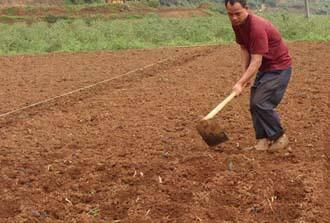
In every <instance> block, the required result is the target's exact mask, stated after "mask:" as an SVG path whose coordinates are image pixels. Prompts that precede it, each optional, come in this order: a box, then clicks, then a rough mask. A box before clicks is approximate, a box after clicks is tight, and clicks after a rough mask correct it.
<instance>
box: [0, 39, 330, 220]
mask: <svg viewBox="0 0 330 223" xmlns="http://www.w3.org/2000/svg"><path fill="white" fill-rule="evenodd" d="M289 47H290V50H291V54H292V56H293V59H294V72H293V77H292V80H291V82H290V85H289V88H288V90H287V93H286V96H285V98H284V99H283V101H282V103H281V105H280V106H279V112H280V114H281V117H282V122H283V125H284V126H285V128H286V130H287V134H288V136H289V138H290V149H288V150H284V151H281V152H279V153H275V154H269V153H267V152H256V151H249V152H247V151H244V150H243V149H242V148H244V147H246V146H249V145H251V144H253V143H254V132H253V129H252V124H251V119H250V115H249V111H248V95H249V90H245V92H244V94H243V95H242V96H240V97H239V98H236V99H234V101H232V102H231V104H229V105H228V106H227V107H226V108H225V109H224V110H223V111H221V113H220V114H218V115H217V117H216V119H217V121H219V122H220V123H221V125H222V126H223V128H224V129H226V131H227V134H228V136H229V138H230V140H229V141H227V142H225V143H224V144H222V145H220V146H219V147H218V148H217V149H216V150H213V149H210V148H208V147H207V145H206V144H205V143H204V142H203V140H202V139H201V137H200V136H199V135H198V133H197V131H196V129H195V126H196V122H197V121H198V120H199V119H200V118H201V117H202V116H203V115H206V114H207V113H208V112H209V111H210V110H211V109H212V108H213V107H214V106H215V105H216V104H218V103H219V102H220V101H221V100H222V99H223V98H224V97H226V96H227V94H228V93H230V90H231V87H232V85H233V84H234V83H235V81H236V80H237V79H238V77H239V75H240V73H239V71H240V64H239V49H238V47H237V46H236V45H228V46H208V47H195V48H171V49H156V50H136V51H133V50H129V51H121V52H116V53H115V52H95V53H79V54H67V53H65V54H63V53H58V54H48V55H38V56H10V57H0V67H1V69H0V80H1V81H0V89H1V91H0V101H1V108H0V113H1V114H4V113H6V112H10V111H13V110H15V109H18V108H22V107H24V106H27V105H31V104H33V103H37V102H39V101H43V100H46V99H49V98H53V97H56V96H58V95H61V94H64V93H67V92H72V91H74V90H75V89H79V88H82V87H84V86H89V85H92V84H95V83H98V82H100V81H102V80H106V81H105V82H104V83H100V84H97V85H95V86H92V87H89V88H87V89H84V90H81V91H77V92H73V93H72V94H69V95H66V96H63V97H58V98H55V99H51V100H49V101H46V102H44V103H41V104H39V105H37V106H34V107H31V108H28V109H25V110H20V111H17V112H15V113H12V114H10V115H6V116H1V117H0V140H1V141H0V222H1V223H23V222H26V223H30V222H43V223H48V222H65V223H69V222H72V223H73V222H77V223H84V222H95V223H109V222H111V223H112V222H120V223H122V222H130V223H144V222H146V223H147V222H148V223H149V222H150V223H157V222H162V223H165V222H177V223H193V222H209V223H218V222H219V223H224V222H227V223H229V222H235V223H236V222H240V223H241V222H244V223H245V222H258V223H260V222H270V223H273V222H278V223H285V222H287V223H295V222H297V223H298V222H299V223H301V222H305V223H312V222H315V223H316V222H317V223H321V222H330V217H329V207H330V205H329V204H330V203H329V197H330V195H329V183H330V182H329V179H330V176H329V155H330V154H329V138H330V136H329V133H328V128H329V83H330V81H329V69H330V64H329V52H330V44H329V43H291V44H289ZM163 59H166V60H163ZM162 60H163V61H162ZM156 62H158V63H156ZM154 63H156V64H154ZM148 65H150V66H148ZM143 67H144V68H143ZM139 68H143V69H139ZM130 71H132V72H130ZM120 75H121V76H120ZM112 78H113V79H112ZM222 150H223V151H222ZM221 151H222V152H221Z"/></svg>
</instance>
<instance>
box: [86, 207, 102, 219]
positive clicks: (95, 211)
mask: <svg viewBox="0 0 330 223" xmlns="http://www.w3.org/2000/svg"><path fill="white" fill-rule="evenodd" d="M88 215H90V216H93V217H97V216H99V215H100V209H99V208H92V209H90V210H89V211H88Z"/></svg>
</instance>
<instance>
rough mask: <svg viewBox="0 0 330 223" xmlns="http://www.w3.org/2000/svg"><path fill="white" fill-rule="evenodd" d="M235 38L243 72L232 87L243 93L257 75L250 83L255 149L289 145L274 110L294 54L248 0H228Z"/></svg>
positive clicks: (287, 80)
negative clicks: (256, 13) (249, 7)
mask: <svg viewBox="0 0 330 223" xmlns="http://www.w3.org/2000/svg"><path fill="white" fill-rule="evenodd" d="M225 5H226V9H227V13H228V16H229V19H230V21H231V24H232V27H233V30H234V32H235V37H236V42H237V43H238V44H239V45H240V47H241V58H242V69H243V70H242V75H241V77H240V79H239V80H238V81H237V83H236V84H235V85H234V87H233V91H234V92H235V93H236V95H240V94H241V93H242V91H243V89H244V88H245V87H246V86H247V85H248V83H249V82H250V80H251V79H252V78H253V77H254V76H255V74H256V73H257V75H256V77H255V81H254V84H253V86H252V87H251V95H250V112H251V115H252V120H253V127H254V129H255V134H256V139H257V144H256V145H255V146H253V147H250V148H253V149H256V150H267V151H269V152H275V151H278V150H280V149H283V148H285V147H287V146H288V143H289V140H288V137H287V136H286V135H285V134H284V130H283V128H282V126H281V123H280V119H279V116H278V114H277V113H276V111H275V110H274V109H275V108H276V107H277V105H278V104H279V103H280V101H281V99H282V97H283V95H284V93H285V90H286V87H287V85H288V82H289V80H290V76H291V57H290V56H289V53H288V48H287V46H286V45H285V43H284V41H283V40H282V37H281V34H280V33H279V32H278V31H277V29H276V28H275V27H274V26H273V25H272V24H271V23H270V22H269V21H267V20H265V19H263V18H261V17H258V16H256V15H254V14H251V13H249V11H248V7H247V3H246V0H225Z"/></svg>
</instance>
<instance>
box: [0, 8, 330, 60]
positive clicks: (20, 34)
mask: <svg viewBox="0 0 330 223" xmlns="http://www.w3.org/2000/svg"><path fill="white" fill-rule="evenodd" d="M264 16H265V17H267V18H268V19H270V20H272V21H273V22H274V24H275V25H276V26H277V27H279V29H280V31H281V32H282V34H283V36H284V38H285V39H287V40H289V41H299V40H307V41H330V23H329V22H328V21H329V17H327V16H313V17H312V18H311V19H310V20H306V19H305V18H303V16H297V15H289V14H285V13H276V14H271V15H264ZM47 21H48V22H47ZM233 41H234V35H233V32H232V29H231V26H230V23H229V21H228V19H227V16H225V15H219V14H214V15H213V16H207V17H191V18H161V17H159V16H156V15H149V16H146V17H143V18H131V19H127V18H126V19H115V20H104V19H103V18H102V17H95V18H93V17H90V18H88V19H56V18H53V17H48V19H47V20H45V21H44V22H37V23H32V24H30V25H27V24H25V23H16V24H12V25H8V24H0V54H2V55H8V54H23V53H43V52H54V51H66V52H72V51H91V50H118V49H128V48H154V47H162V46H183V45H185V46H187V45H198V44H218V43H229V42H233Z"/></svg>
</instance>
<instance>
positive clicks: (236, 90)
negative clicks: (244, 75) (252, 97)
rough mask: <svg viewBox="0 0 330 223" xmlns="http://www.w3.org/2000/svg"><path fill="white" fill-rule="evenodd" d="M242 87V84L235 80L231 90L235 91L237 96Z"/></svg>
mask: <svg viewBox="0 0 330 223" xmlns="http://www.w3.org/2000/svg"><path fill="white" fill-rule="evenodd" d="M243 89H244V86H243V85H242V84H241V83H240V82H237V83H236V84H235V85H234V87H233V91H234V92H235V93H236V95H237V96H239V95H240V94H241V93H242V91H243Z"/></svg>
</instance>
